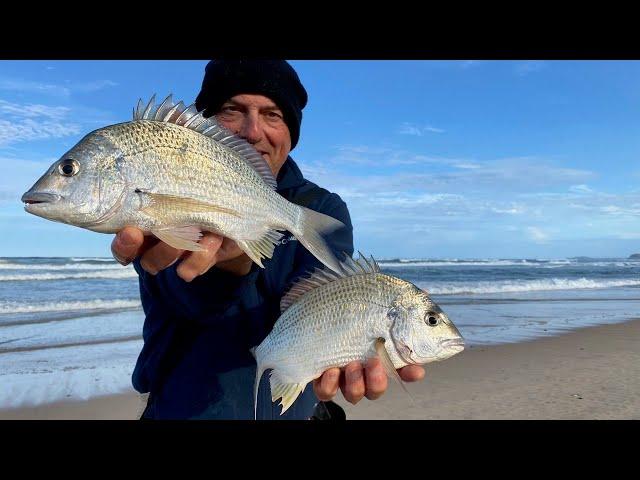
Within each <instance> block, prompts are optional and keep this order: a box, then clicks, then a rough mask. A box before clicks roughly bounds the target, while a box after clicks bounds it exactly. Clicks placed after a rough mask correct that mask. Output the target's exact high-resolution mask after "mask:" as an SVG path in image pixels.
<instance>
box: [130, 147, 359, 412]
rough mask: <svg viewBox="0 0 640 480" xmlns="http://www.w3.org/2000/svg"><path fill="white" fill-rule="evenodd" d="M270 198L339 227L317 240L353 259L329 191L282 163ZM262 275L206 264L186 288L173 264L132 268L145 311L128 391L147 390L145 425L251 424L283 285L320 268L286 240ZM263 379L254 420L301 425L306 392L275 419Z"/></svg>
mask: <svg viewBox="0 0 640 480" xmlns="http://www.w3.org/2000/svg"><path fill="white" fill-rule="evenodd" d="M277 180H278V190H277V191H278V193H279V194H280V195H282V196H283V197H285V198H286V199H288V200H290V201H293V202H294V203H298V204H301V205H305V206H307V207H308V208H311V209H312V210H315V211H318V212H322V213H325V214H327V215H330V216H332V217H334V218H336V219H338V220H340V221H341V222H343V223H344V224H345V225H346V227H345V228H342V229H340V230H338V231H335V232H333V233H332V234H330V235H328V236H326V237H325V239H326V240H327V243H328V244H329V246H330V247H331V249H332V250H333V251H334V253H335V254H336V256H337V257H338V258H342V256H341V252H346V253H347V254H349V255H353V229H352V226H351V219H350V217H349V211H348V209H347V205H346V204H345V203H344V202H343V201H342V200H341V199H340V197H339V196H338V195H336V194H335V193H330V192H328V191H327V190H325V189H323V188H320V187H318V186H317V185H315V184H314V183H311V182H309V181H308V180H305V178H304V177H303V176H302V173H301V172H300V170H299V168H298V166H297V165H296V164H295V162H294V161H293V160H292V159H291V158H290V157H289V158H288V159H287V161H286V162H285V164H284V165H283V166H282V168H281V169H280V172H279V174H278V179H277ZM263 263H264V265H265V269H262V268H260V267H258V266H257V265H256V264H253V266H252V269H251V271H250V272H249V273H248V274H247V275H245V276H241V277H240V276H234V275H232V274H230V273H227V272H223V271H222V270H218V269H216V268H215V267H214V268H212V269H210V270H209V271H208V272H207V273H205V274H204V275H201V276H199V277H197V278H195V279H194V280H193V281H192V282H191V283H187V282H185V281H183V280H182V279H181V278H179V277H178V276H177V274H176V264H174V265H173V266H171V267H169V268H166V269H165V270H163V271H161V272H160V273H158V274H157V275H156V276H152V275H150V274H148V273H147V272H145V271H144V270H143V269H142V268H141V267H140V262H139V260H136V261H135V262H134V267H135V269H136V271H137V272H138V275H139V279H140V296H141V300H142V306H143V308H144V312H145V314H146V318H145V322H144V328H143V338H144V347H143V349H142V351H141V352H140V356H139V357H138V362H137V364H136V367H135V370H134V372H133V386H134V388H135V389H136V390H137V391H139V392H141V393H146V392H150V393H151V395H150V400H149V405H148V407H147V410H146V412H145V414H144V417H145V418H157V419H185V418H203V419H253V384H254V380H255V372H256V362H255V360H254V358H253V356H252V355H251V353H250V351H249V349H250V348H251V347H252V346H254V345H258V344H259V343H260V342H261V341H262V340H263V339H264V338H265V337H266V336H267V335H268V333H269V332H270V331H271V329H272V327H273V324H274V323H275V321H276V320H277V319H278V317H279V316H280V308H279V304H280V299H281V298H282V296H283V294H284V293H285V292H286V291H287V289H288V288H289V286H290V284H291V283H292V282H293V281H294V280H295V279H297V278H299V277H300V276H302V275H304V274H305V273H306V272H308V271H309V270H313V269H314V268H315V267H321V266H322V264H321V263H320V262H319V261H318V260H317V259H316V258H315V257H314V256H313V255H312V254H311V253H309V251H308V250H307V249H306V248H304V246H303V245H302V244H301V243H300V242H298V241H297V240H295V238H294V237H293V236H292V235H291V234H290V233H289V232H285V236H284V237H283V240H281V243H280V244H279V245H277V246H276V248H275V251H274V254H273V257H272V258H271V259H270V260H263ZM268 378H269V374H268V372H265V373H264V374H263V376H262V380H261V383H260V388H259V393H258V412H257V413H258V419H307V418H309V417H310V416H311V413H312V409H313V406H314V404H315V403H316V402H317V399H316V397H315V394H314V393H313V388H312V385H311V384H309V385H308V386H307V388H306V389H305V391H304V392H303V393H302V394H301V395H300V397H298V399H297V400H296V402H295V403H294V404H293V405H292V406H291V408H290V409H289V410H288V411H287V412H286V413H285V414H284V415H282V416H280V410H281V407H280V406H279V405H278V403H272V402H271V394H270V389H269V382H268Z"/></svg>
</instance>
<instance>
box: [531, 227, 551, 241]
mask: <svg viewBox="0 0 640 480" xmlns="http://www.w3.org/2000/svg"><path fill="white" fill-rule="evenodd" d="M527 233H528V234H529V238H531V240H533V241H534V242H535V243H547V242H548V240H549V235H548V234H546V233H545V232H543V231H542V230H540V229H539V228H538V227H527Z"/></svg>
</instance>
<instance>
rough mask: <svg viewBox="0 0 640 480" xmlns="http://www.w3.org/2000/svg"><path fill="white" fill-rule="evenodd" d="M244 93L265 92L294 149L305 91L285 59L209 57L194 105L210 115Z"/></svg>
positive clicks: (205, 114)
mask: <svg viewBox="0 0 640 480" xmlns="http://www.w3.org/2000/svg"><path fill="white" fill-rule="evenodd" d="M243 93H246V94H259V95H264V96H265V97H268V98H270V99H271V100H273V101H274V102H275V104H276V105H277V106H278V107H279V108H280V110H282V114H283V116H284V122H285V123H286V124H287V127H289V133H290V134H291V150H293V148H294V147H295V146H296V144H297V143H298V138H299V137H300V123H301V122H302V109H303V108H304V107H305V105H306V104H307V91H306V90H305V89H304V87H303V86H302V83H300V79H299V78H298V74H297V73H296V71H295V70H294V69H293V67H292V66H291V65H289V63H287V62H286V61H285V60H211V61H210V62H209V63H208V64H207V67H206V68H205V74H204V80H203V81H202V89H201V90H200V93H199V94H198V97H197V98H196V108H197V109H198V111H202V110H204V116H205V117H210V116H211V115H215V114H216V113H218V112H219V110H220V107H221V106H222V105H223V104H224V102H226V101H227V100H229V99H230V98H231V97H233V96H235V95H239V94H243Z"/></svg>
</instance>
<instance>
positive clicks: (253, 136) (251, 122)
mask: <svg viewBox="0 0 640 480" xmlns="http://www.w3.org/2000/svg"><path fill="white" fill-rule="evenodd" d="M238 134H239V135H240V136H241V137H242V138H244V139H245V140H246V141H247V142H249V143H251V144H255V143H258V142H259V141H260V140H261V139H262V129H261V128H260V124H259V122H258V119H257V118H255V117H254V116H253V115H247V116H246V117H245V118H244V120H243V122H242V125H241V126H240V131H239V132H238Z"/></svg>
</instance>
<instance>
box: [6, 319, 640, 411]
mask: <svg viewBox="0 0 640 480" xmlns="http://www.w3.org/2000/svg"><path fill="white" fill-rule="evenodd" d="M407 388H408V390H409V392H410V394H411V397H412V398H413V402H412V400H411V399H410V398H409V397H408V396H407V394H406V393H405V392H404V391H402V389H401V388H400V387H399V386H398V385H397V384H395V383H394V382H393V380H390V383H389V389H388V390H387V392H386V393H385V395H383V396H382V397H381V398H379V399H378V400H375V401H370V400H367V399H363V400H362V401H361V402H359V403H358V404H357V405H355V406H354V405H351V404H349V403H347V402H346V401H345V400H344V399H343V398H342V396H341V394H338V395H337V397H336V401H337V403H339V404H340V405H342V406H343V407H344V408H345V411H346V413H347V418H348V419H350V420H365V419H367V420H368V419H376V420H385V419H389V420H391V419H393V420H417V419H424V420H428V419H438V420H441V419H451V420H476V419H490V420H508V419H527V420H529V419H530V420H538V419H540V420H541V419H546V420H549V419H553V420H556V419H558V420H559V419H575V420H592V419H619V420H625V419H640V319H635V320H630V321H627V322H624V323H617V324H612V325H601V326H593V327H586V328H581V329H577V330H571V331H569V332H567V333H563V334H561V335H558V336H552V337H545V338H539V339H535V340H530V341H523V342H518V343H509V344H501V345H488V346H483V345H472V346H471V347H470V348H468V349H466V350H465V351H464V352H463V353H461V354H459V355H456V356H454V357H452V358H450V359H448V360H445V361H443V362H439V363H433V364H430V365H428V366H427V375H426V378H425V380H424V381H422V382H419V383H415V384H408V385H407ZM139 406H140V402H139V396H138V395H137V394H136V393H135V392H132V393H130V394H120V395H109V396H101V397H94V398H92V399H90V400H87V401H80V402H78V401H60V402H56V403H51V404H44V405H39V406H36V407H20V408H13V409H2V410H0V419H3V420H12V419H15V420H26V419H52V420H54V419H70V420H72V419H87V420H89V419H96V420H97V419H99V420H111V419H123V420H128V419H135V418H136V415H137V412H138V409H139Z"/></svg>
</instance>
